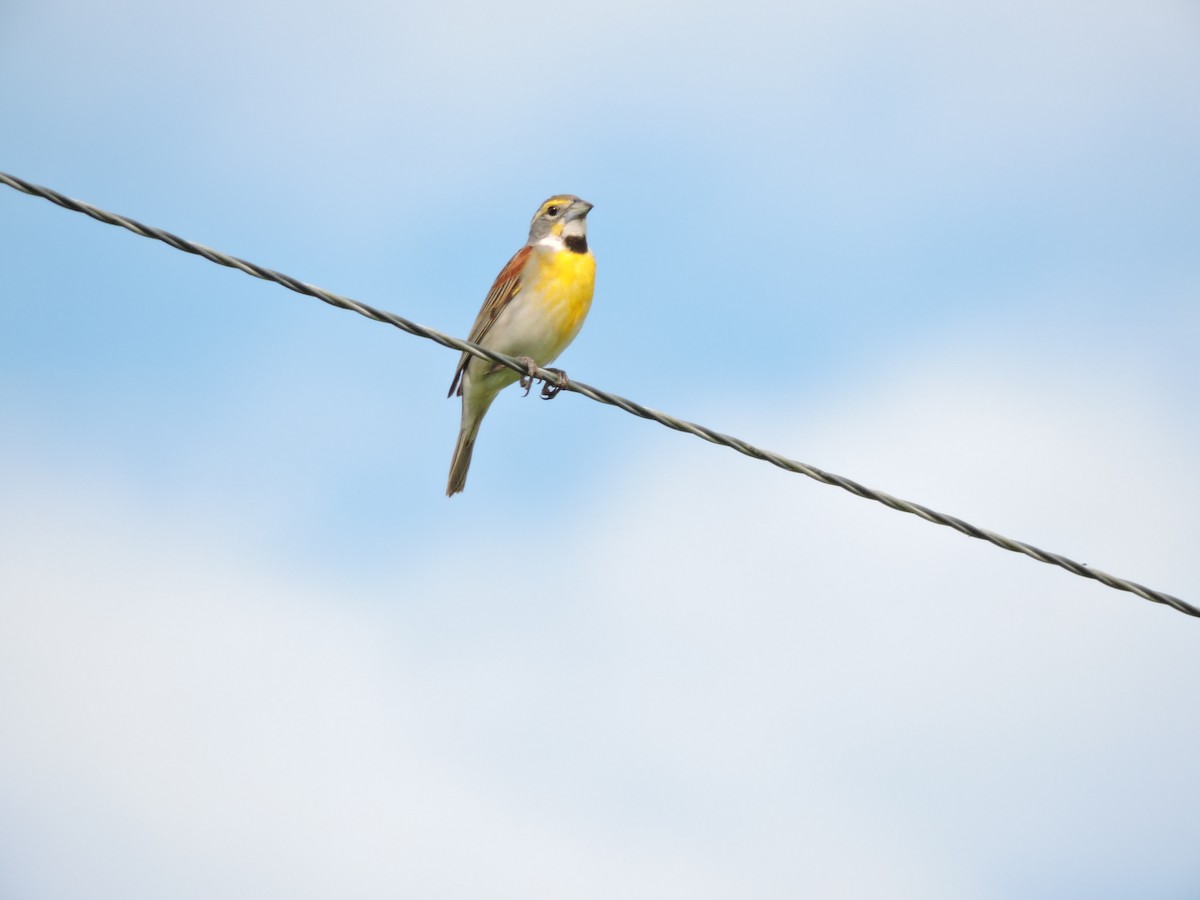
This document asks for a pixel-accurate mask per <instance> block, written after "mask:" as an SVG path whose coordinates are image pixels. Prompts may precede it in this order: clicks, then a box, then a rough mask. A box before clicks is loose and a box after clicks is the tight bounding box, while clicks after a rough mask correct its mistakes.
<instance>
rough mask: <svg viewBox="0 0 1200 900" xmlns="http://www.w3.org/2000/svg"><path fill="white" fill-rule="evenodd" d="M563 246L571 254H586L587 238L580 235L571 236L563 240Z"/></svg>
mask: <svg viewBox="0 0 1200 900" xmlns="http://www.w3.org/2000/svg"><path fill="white" fill-rule="evenodd" d="M563 244H564V245H566V248H567V249H568V250H570V251H571V252H572V253H587V237H585V236H584V235H582V234H572V235H568V236H567V237H565V238H563Z"/></svg>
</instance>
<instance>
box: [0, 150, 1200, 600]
mask: <svg viewBox="0 0 1200 900" xmlns="http://www.w3.org/2000/svg"><path fill="white" fill-rule="evenodd" d="M0 183H3V184H5V185H7V186H8V187H11V188H13V189H14V190H17V191H21V192H22V193H25V194H30V195H32V196H34V197H41V198H42V199H44V200H49V201H50V202H51V203H56V204H58V205H59V206H61V207H63V208H64V209H69V210H72V211H74V212H79V213H83V214H84V215H87V216H91V217H92V218H93V219H96V220H97V221H100V222H104V223H106V224H108V225H116V226H118V227H120V228H125V229H128V230H129V231H132V232H133V233H134V234H138V235H141V236H142V237H147V238H153V239H154V240H157V241H162V242H163V243H164V244H167V245H169V246H171V247H174V248H175V249H176V250H182V251H183V252H184V253H192V254H195V255H196V256H202V257H203V258H204V259H207V260H208V261H209V262H213V263H216V264H217V265H219V266H227V267H228V268H231V269H237V270H239V271H241V272H245V273H246V274H247V275H253V276H254V277H255V278H261V279H263V280H264V281H272V282H274V283H276V284H279V285H282V286H283V287H285V288H288V289H289V290H293V291H296V292H297V293H299V294H305V295H307V296H309V297H316V298H317V299H318V300H323V301H324V302H326V303H328V304H329V305H331V306H336V307H338V308H339V309H346V310H350V311H351V312H356V313H358V314H359V315H361V316H366V317H367V318H368V319H373V320H375V321H376V322H383V323H385V324H387V325H392V326H394V327H396V328H399V329H400V330H401V331H406V332H408V333H409V334H414V335H416V336H417V337H422V338H426V339H427V340H431V341H434V342H436V343H438V344H441V345H442V346H443V347H450V348H451V349H454V350H459V351H465V352H467V353H469V354H471V355H472V356H475V357H478V358H479V359H487V360H491V361H492V362H496V363H499V364H501V365H503V366H507V367H508V368H510V369H513V370H514V371H517V372H520V373H521V374H523V375H524V374H528V370H527V369H526V367H525V366H524V365H522V364H521V363H520V362H518V361H517V360H516V359H514V358H512V357H510V356H505V355H504V354H502V353H495V352H493V351H491V350H488V349H486V348H485V347H481V346H479V345H478V344H474V343H471V342H470V341H464V340H460V339H459V338H456V337H451V336H450V335H448V334H443V333H442V332H440V331H437V330H435V329H433V328H427V327H426V326H424V325H419V324H417V323H416V322H412V321H410V320H408V319H406V318H404V317H403V316H398V315H396V314H395V313H390V312H386V311H384V310H380V309H376V308H375V307H373V306H368V305H367V304H365V303H360V302H359V301H357V300H352V299H351V298H349V297H343V296H341V295H339V294H334V293H331V292H330V291H326V290H324V289H322V288H319V287H316V286H314V285H311V284H305V283H304V282H302V281H300V280H298V279H296V278H293V277H292V276H290V275H285V274H283V273H282V272H276V271H275V270H273V269H268V268H265V267H264V266H260V265H257V264H256V263H252V262H249V261H247V260H244V259H239V258H238V257H236V256H230V255H228V254H226V253H222V252H220V251H219V250H213V249H212V248H210V247H205V246H204V245H202V244H197V243H195V242H193V241H188V240H185V239H184V238H181V237H178V236H177V235H174V234H171V232H169V231H164V230H163V229H161V228H154V227H152V226H149V225H143V224H142V223H141V222H138V221H136V220H134V219H129V218H126V217H125V216H120V215H117V214H116V213H111V212H107V211H106V210H103V209H99V208H98V207H95V206H92V205H91V204H89V203H84V202H83V201H80V200H74V199H72V198H70V197H67V196H66V195H64V194H60V193H59V192H58V191H55V190H52V189H50V188H47V187H42V186H41V185H37V184H32V183H30V182H28V181H25V180H23V179H21V178H17V177H16V176H14V175H9V174H6V173H4V172H0ZM533 376H534V377H536V378H537V379H539V380H541V381H544V382H545V383H546V384H548V385H552V386H554V387H556V388H561V389H562V390H567V391H573V392H574V393H576V394H582V395H583V396H585V397H588V398H590V399H592V400H595V401H596V402H597V403H604V404H606V405H608V406H615V407H617V408H618V409H623V410H625V412H627V413H630V414H632V415H635V416H640V417H641V418H643V419H650V420H651V421H654V422H657V423H658V424H660V425H663V426H665V427H667V428H671V429H673V430H675V431H682V432H685V433H686V434H691V435H695V436H696V437H698V438H702V439H703V440H706V441H709V442H710V443H713V444H719V445H721V446H722V447H729V448H730V449H732V450H736V451H737V452H738V453H742V454H745V455H746V456H749V457H752V458H754V459H761V460H763V461H764V462H768V463H770V464H771V465H773V466H777V467H779V468H780V469H783V470H785V471H787V472H794V473H796V474H798V475H807V476H808V477H809V478H812V479H814V480H816V481H819V482H821V483H822V484H828V485H832V486H833V487H839V488H841V489H842V490H844V491H849V492H850V493H852V494H854V495H855V496H858V497H862V498H864V499H866V500H874V501H875V502H876V503H882V504H883V505H884V506H887V507H890V508H891V509H895V510H898V511H900V512H904V513H909V514H910V515H914V516H920V517H921V518H922V519H924V520H925V521H927V522H932V523H933V524H935V525H944V526H945V527H947V528H953V529H954V530H955V531H957V532H959V533H961V534H965V535H967V536H968V537H973V538H977V539H978V540H981V541H987V542H988V543H990V544H994V545H995V546H997V547H1000V548H1002V549H1004V550H1010V551H1012V552H1013V553H1023V554H1025V555H1026V556H1029V557H1032V558H1033V559H1036V560H1038V561H1039V562H1043V563H1047V564H1048V565H1052V566H1058V567H1060V568H1062V569H1066V570H1067V571H1068V572H1071V573H1072V574H1074V575H1079V576H1080V577H1082V578H1091V579H1093V580H1094V581H1098V582H1100V583H1101V584H1104V585H1107V586H1108V587H1110V588H1114V589H1116V590H1118V591H1128V592H1129V593H1132V594H1136V595H1137V596H1139V597H1142V598H1143V599H1145V600H1149V601H1151V602H1153V603H1161V604H1164V605H1166V606H1169V607H1171V608H1172V609H1175V610H1178V611H1179V612H1181V613H1184V614H1186V615H1189V616H1196V617H1198V618H1200V608H1197V607H1196V606H1193V605H1192V604H1190V603H1187V602H1185V601H1183V600H1181V599H1179V598H1178V597H1175V596H1172V595H1171V594H1166V593H1163V592H1162V591H1156V590H1153V589H1152V588H1148V587H1146V586H1144V585H1141V584H1138V583H1136V582H1133V581H1129V580H1128V579H1125V578H1118V577H1117V576H1115V575H1109V574H1108V573H1107V572H1102V571H1100V570H1099V569H1094V568H1091V567H1090V566H1087V565H1085V564H1084V563H1078V562H1075V561H1074V560H1072V559H1069V558H1067V557H1065V556H1062V555H1060V554H1058V553H1051V552H1049V551H1047V550H1042V549H1040V548H1038V547H1035V546H1033V545H1032V544H1027V543H1025V542H1024V541H1017V540H1013V539H1012V538H1008V537H1005V536H1004V535H1001V534H997V533H996V532H994V531H988V530H987V529H985V528H980V527H978V526H976V525H972V524H970V523H969V522H965V521H963V520H962V519H960V518H957V517H956V516H951V515H947V514H946V513H940V512H937V511H936V510H933V509H930V508H929V507H927V506H922V505H921V504H919V503H912V502H910V501H908V500H901V499H900V498H899V497H893V496H892V495H891V494H887V493H884V492H883V491H877V490H873V489H872V488H868V487H865V486H863V485H861V484H859V483H858V482H856V481H853V480H851V479H849V478H846V477H844V476H842V475H835V474H834V473H832V472H826V471H824V470H823V469H818V468H817V467H816V466H810V465H808V464H807V463H803V462H799V461H798V460H794V459H789V458H788V457H786V456H781V455H780V454H778V453H775V452H773V451H771V450H763V449H762V448H760V447H756V446H754V445H753V444H750V443H747V442H746V441H743V440H741V439H740V438H736V437H732V436H730V435H727V434H722V433H721V432H719V431H714V430H713V429H711V428H708V427H707V426H704V425H697V424H696V423H695V422H688V421H686V420H684V419H679V418H676V417H675V416H672V415H668V414H667V413H663V412H659V411H658V410H655V409H651V408H650V407H648V406H643V405H642V404H640V403H637V402H635V401H633V400H629V399H627V398H625V397H621V396H619V395H617V394H612V393H609V392H608V391H603V390H600V389H599V388H594V387H592V386H591V385H588V384H585V383H583V382H582V381H576V380H574V379H570V380H569V381H564V380H562V379H560V378H559V376H558V374H557V373H556V372H552V371H548V370H546V369H540V368H535V369H534V370H533Z"/></svg>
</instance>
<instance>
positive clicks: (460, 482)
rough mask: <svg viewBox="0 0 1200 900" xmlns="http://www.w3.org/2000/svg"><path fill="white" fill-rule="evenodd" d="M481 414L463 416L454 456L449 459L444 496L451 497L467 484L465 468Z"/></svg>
mask: <svg viewBox="0 0 1200 900" xmlns="http://www.w3.org/2000/svg"><path fill="white" fill-rule="evenodd" d="M482 421H483V416H470V417H464V420H463V423H462V428H460V429H459V432H458V443H457V444H455V445H454V456H453V458H452V459H451V460H450V480H449V481H448V482H447V483H446V496H447V497H453V496H454V495H455V494H458V493H461V492H462V489H463V488H465V487H466V486H467V469H469V468H471V451H473V450H474V449H475V438H476V436H477V435H478V434H479V423H480V422H482Z"/></svg>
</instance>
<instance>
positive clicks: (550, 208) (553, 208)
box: [546, 206, 561, 218]
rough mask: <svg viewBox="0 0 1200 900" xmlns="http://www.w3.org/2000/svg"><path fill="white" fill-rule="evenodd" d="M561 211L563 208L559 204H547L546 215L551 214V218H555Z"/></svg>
mask: <svg viewBox="0 0 1200 900" xmlns="http://www.w3.org/2000/svg"><path fill="white" fill-rule="evenodd" d="M559 212H561V210H560V209H559V208H558V207H557V206H547V207H546V215H548V216H550V217H551V218H553V217H554V216H557V215H558V214H559Z"/></svg>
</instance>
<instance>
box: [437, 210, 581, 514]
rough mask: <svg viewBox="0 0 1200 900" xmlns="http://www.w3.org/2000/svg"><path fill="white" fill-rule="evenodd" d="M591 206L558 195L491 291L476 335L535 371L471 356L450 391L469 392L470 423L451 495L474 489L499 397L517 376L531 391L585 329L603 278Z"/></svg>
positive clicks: (455, 462)
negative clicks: (591, 245)
mask: <svg viewBox="0 0 1200 900" xmlns="http://www.w3.org/2000/svg"><path fill="white" fill-rule="evenodd" d="M591 209H592V204H590V203H588V202H587V201H586V200H580V199H579V198H578V197H576V196H574V195H573V194H558V195H556V196H554V197H551V198H550V199H549V200H547V201H546V202H545V203H543V204H542V205H541V206H539V207H538V211H537V212H536V213H535V214H534V216H533V221H532V222H530V224H529V240H528V241H527V242H526V243H525V246H524V247H522V248H521V249H520V250H518V251H517V252H516V254H515V255H514V256H513V258H512V259H510V260H509V261H508V265H506V266H505V267H504V268H503V269H501V270H500V274H499V275H497V276H496V282H495V284H493V285H492V289H491V290H490V291H488V295H487V297H486V298H485V299H484V301H483V308H482V309H480V310H479V315H478V316H477V317H476V319H475V324H474V325H473V326H471V335H470V337H469V338H468V339H469V340H470V341H472V342H474V343H476V344H479V345H480V346H483V347H486V348H487V349H488V350H494V351H495V352H497V353H504V354H506V355H508V356H514V357H516V358H517V359H518V360H519V361H520V362H521V363H522V364H523V365H524V366H526V368H527V369H528V370H529V371H528V374H526V375H524V376H522V375H520V374H518V373H517V372H514V371H513V370H512V369H510V368H508V367H507V366H502V365H500V364H499V363H493V362H491V361H490V360H486V359H479V358H478V357H474V356H471V355H470V354H469V353H463V355H462V358H461V359H460V360H459V362H458V369H457V370H456V371H455V373H454V380H453V381H452V382H451V383H450V393H449V394H447V395H446V396H448V397H453V396H454V395H455V393H457V394H458V395H459V396H461V397H462V426H461V427H460V428H459V431H458V443H457V444H456V445H455V447H454V457H453V459H451V461H450V480H449V482H448V483H447V484H446V496H447V497H452V496H454V495H455V494H457V493H459V492H460V491H461V490H462V489H463V488H464V487H465V486H466V483H467V469H468V468H470V465H471V452H472V450H474V448H475V438H476V436H477V435H478V434H479V425H480V423H481V422H482V421H483V417H484V415H485V414H486V413H487V411H488V407H490V406H491V405H492V401H493V400H495V399H496V395H497V394H499V393H500V391H502V390H504V388H506V387H508V386H509V385H510V384H512V383H513V382H515V381H519V382H520V384H521V387H523V388H525V393H526V394H528V393H529V387H530V385H531V384H532V379H533V369H534V367H535V366H536V367H539V368H545V367H546V366H547V365H548V364H550V363H552V362H554V360H555V359H557V358H558V355H559V354H560V353H562V352H563V350H565V349H566V348H567V345H568V344H570V343H571V341H573V340H575V335H577V334H579V329H580V328H581V327H583V320H584V319H585V318H586V317H587V314H588V310H589V309H591V306H592V288H593V286H594V284H595V281H596V260H595V258H594V257H593V256H592V254H591V251H590V250H588V243H587V214H588V213H589V212H590V211H591ZM548 371H551V372H554V373H556V374H557V375H558V376H559V381H560V385H558V386H555V385H550V384H546V385H545V386H543V388H542V397H544V398H545V399H547V400H549V399H551V398H553V397H554V396H555V395H556V394H558V392H559V391H560V390H561V384H562V383H566V374H565V373H564V372H563V371H562V370H561V369H549V370H548Z"/></svg>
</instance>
